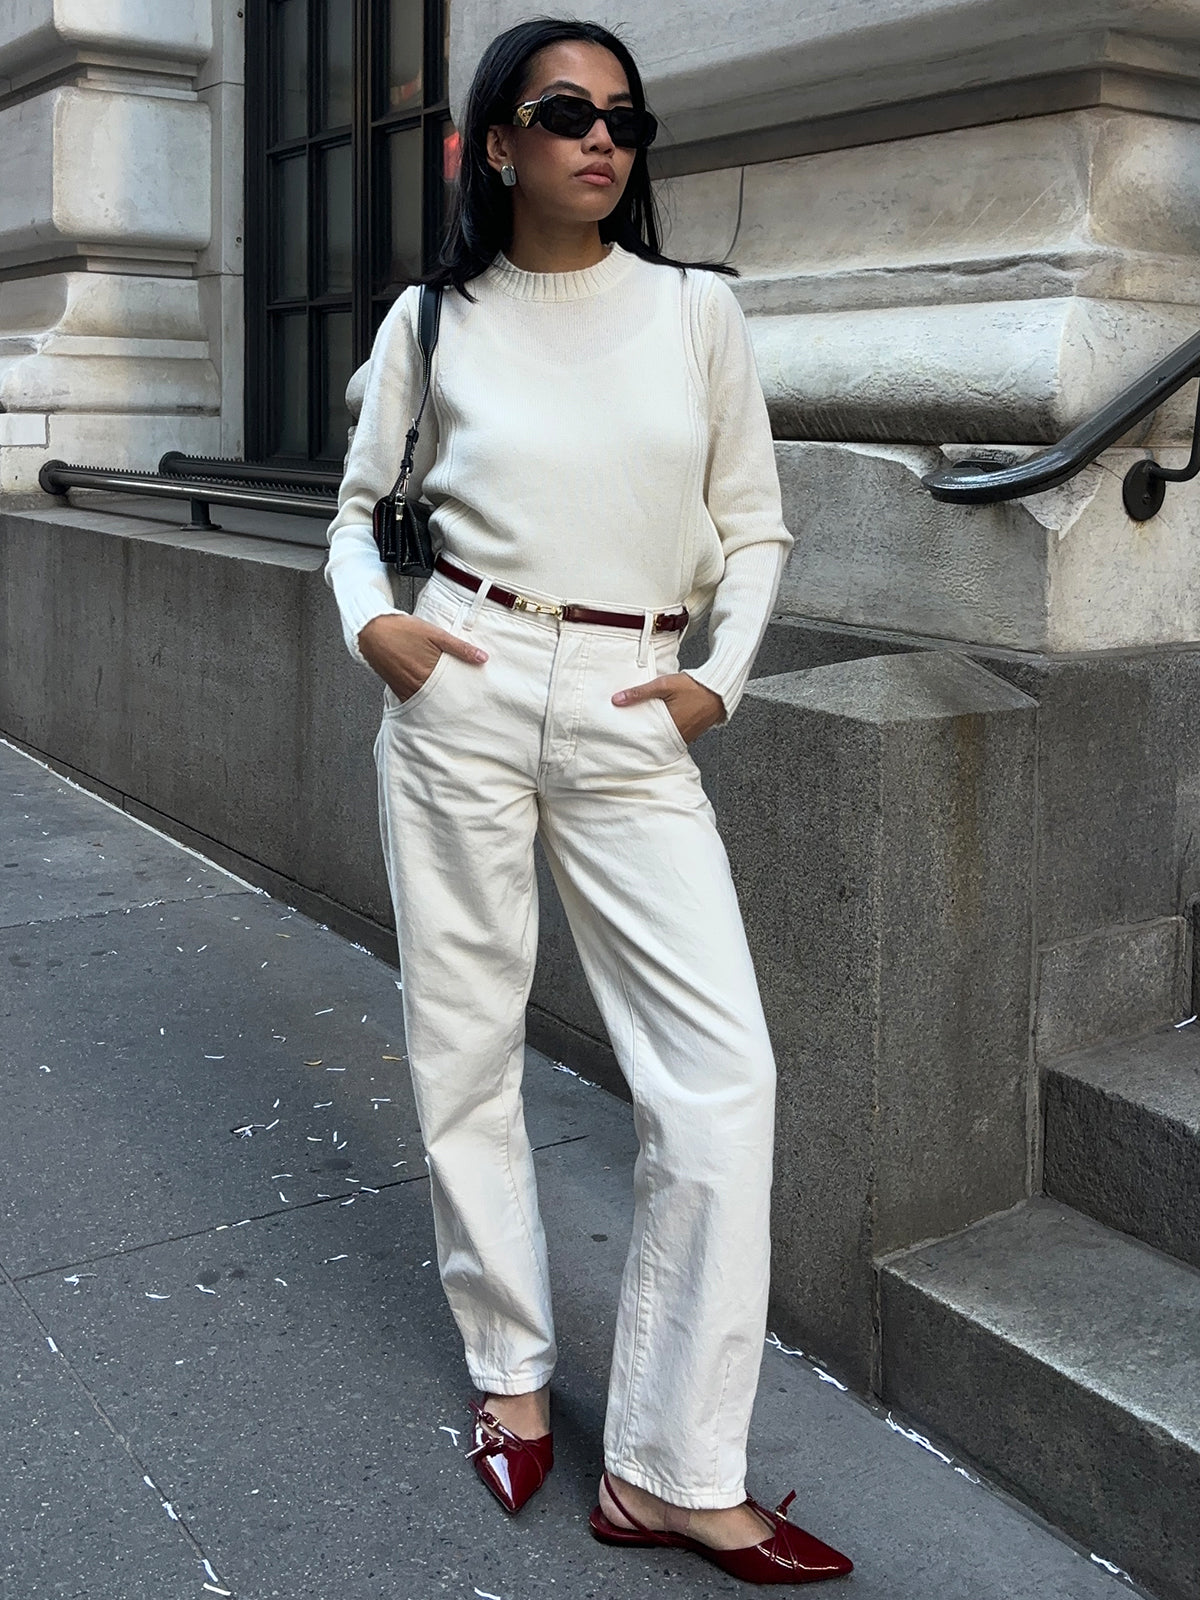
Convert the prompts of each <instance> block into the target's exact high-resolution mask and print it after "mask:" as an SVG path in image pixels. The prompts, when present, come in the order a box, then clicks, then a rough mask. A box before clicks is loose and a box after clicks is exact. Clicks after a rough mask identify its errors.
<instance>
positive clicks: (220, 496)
mask: <svg viewBox="0 0 1200 1600" xmlns="http://www.w3.org/2000/svg"><path fill="white" fill-rule="evenodd" d="M38 482H39V484H40V485H41V487H42V488H43V489H44V490H45V492H46V493H47V494H65V493H66V492H67V490H68V489H105V490H108V491H110V492H111V493H113V494H142V495H150V496H153V497H154V498H156V499H160V500H163V499H165V500H187V501H189V502H190V505H191V516H192V520H191V521H190V522H188V523H185V524H184V527H185V528H187V529H189V530H194V529H199V530H203V531H206V532H219V531H220V529H219V525H218V524H217V523H215V522H213V521H212V519H211V517H210V516H209V514H208V508H209V506H210V505H216V506H238V507H240V508H241V509H242V510H245V511H280V512H285V513H288V514H290V515H292V516H300V517H321V518H323V519H324V520H325V521H326V522H328V521H329V520H330V518H331V517H332V516H333V514H334V512H335V511H336V510H337V495H336V494H334V493H331V492H330V491H329V490H327V489H324V488H306V487H304V486H302V485H299V484H297V485H295V486H294V487H292V488H264V487H248V486H241V487H239V486H238V485H237V484H235V483H214V482H213V481H212V480H210V479H204V478H191V479H184V478H170V477H165V476H163V475H161V474H159V473H155V472H123V471H120V470H118V469H114V468H109V467H77V466H71V465H70V464H69V463H68V462H66V461H47V462H44V463H43V465H42V469H41V471H40V473H39V474H38Z"/></svg>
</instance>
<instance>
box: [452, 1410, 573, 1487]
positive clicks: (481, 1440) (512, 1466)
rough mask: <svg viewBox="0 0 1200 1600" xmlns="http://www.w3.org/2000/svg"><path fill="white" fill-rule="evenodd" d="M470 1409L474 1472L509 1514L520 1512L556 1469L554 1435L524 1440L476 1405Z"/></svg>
mask: <svg viewBox="0 0 1200 1600" xmlns="http://www.w3.org/2000/svg"><path fill="white" fill-rule="evenodd" d="M467 1406H468V1409H469V1410H471V1411H472V1412H473V1413H474V1415H475V1444H474V1446H473V1447H472V1448H471V1449H470V1450H468V1451H467V1460H468V1461H473V1462H474V1463H475V1471H476V1472H477V1473H478V1474H479V1476H480V1477H481V1478H482V1479H483V1481H484V1483H486V1484H487V1486H488V1488H489V1489H490V1490H491V1491H492V1493H493V1494H494V1495H495V1496H496V1499H497V1500H499V1502H500V1504H501V1505H502V1506H503V1507H504V1509H505V1510H506V1511H514V1512H515V1511H520V1509H521V1507H522V1506H523V1505H524V1504H525V1502H526V1501H527V1500H528V1499H529V1498H530V1496H531V1495H534V1494H536V1493H537V1491H538V1490H539V1489H540V1488H541V1487H542V1484H543V1483H545V1481H546V1474H547V1473H548V1472H549V1471H550V1468H551V1467H552V1466H553V1465H554V1435H553V1434H552V1433H546V1434H543V1435H542V1437H541V1438H540V1439H522V1438H520V1437H518V1435H517V1434H515V1433H511V1432H510V1431H509V1430H508V1429H507V1428H506V1427H505V1426H504V1424H503V1423H502V1422H499V1421H497V1419H496V1418H495V1417H494V1416H493V1415H492V1413H491V1412H490V1411H485V1410H484V1409H483V1407H482V1406H481V1405H479V1404H478V1403H477V1402H476V1401H474V1400H468V1401H467ZM485 1428H486V1429H490V1430H491V1433H490V1434H489V1433H488V1432H487V1431H485ZM492 1435H495V1436H496V1437H493V1436H492Z"/></svg>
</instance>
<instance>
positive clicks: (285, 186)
mask: <svg viewBox="0 0 1200 1600" xmlns="http://www.w3.org/2000/svg"><path fill="white" fill-rule="evenodd" d="M307 172H308V157H307V156H306V155H298V156H289V157H288V159H287V160H286V161H276V162H275V163H274V166H273V173H272V176H273V178H274V182H273V183H272V186H271V187H272V190H273V193H272V198H271V224H272V231H273V233H274V238H275V252H274V253H275V260H274V264H273V270H272V273H271V298H272V299H273V300H296V299H301V298H303V296H304V295H306V294H307V293H308V184H307V176H306V175H307Z"/></svg>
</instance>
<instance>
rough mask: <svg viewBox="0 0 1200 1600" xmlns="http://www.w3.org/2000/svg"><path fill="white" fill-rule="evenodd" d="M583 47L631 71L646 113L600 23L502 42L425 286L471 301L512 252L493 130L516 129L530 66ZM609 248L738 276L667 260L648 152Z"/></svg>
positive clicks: (496, 42) (538, 21) (483, 73)
mask: <svg viewBox="0 0 1200 1600" xmlns="http://www.w3.org/2000/svg"><path fill="white" fill-rule="evenodd" d="M576 40H578V41H580V42H582V43H584V44H598V45H600V46H601V47H602V48H603V49H605V50H609V51H611V52H612V54H613V55H614V56H616V58H617V60H618V61H619V62H620V63H621V65H622V67H623V68H624V69H625V76H626V78H627V79H628V80H629V92H630V94H631V95H632V96H633V103H634V105H635V106H636V107H637V109H638V110H639V111H644V110H645V109H646V91H645V88H644V86H643V84H642V76H641V73H640V72H639V71H638V68H637V62H636V61H635V60H634V59H633V56H632V55H631V54H630V52H629V47H628V45H626V44H625V42H624V40H622V39H620V38H618V36H617V35H616V34H615V33H612V32H611V31H610V30H609V29H608V28H605V27H602V26H601V25H600V24H599V23H598V22H568V21H564V20H560V19H558V18H554V17H538V18H535V19H534V20H533V21H532V22H522V23H519V24H518V25H517V27H515V28H509V29H508V30H507V32H505V33H502V34H499V35H498V36H497V37H496V38H495V39H493V40H492V42H491V44H490V45H488V47H487V49H486V50H485V51H484V53H483V58H482V60H481V61H480V63H479V65H478V67H476V69H475V76H474V78H473V79H472V80H471V87H470V89H469V90H468V91H467V99H466V104H465V106H464V108H463V126H462V128H461V129H460V135H461V139H462V164H461V167H460V169H459V175H458V183H457V186H456V189H455V192H454V197H453V200H452V203H451V212H450V218H449V222H448V224H447V228H446V236H445V239H444V241H443V244H442V248H441V251H440V253H439V257H438V266H437V268H436V269H435V270H434V271H433V272H431V273H430V274H429V275H428V278H427V279H426V281H427V282H429V283H431V284H436V285H437V286H439V287H441V288H444V289H448V288H451V287H453V288H455V289H457V290H458V291H459V293H460V294H462V295H465V296H466V298H467V299H468V300H470V299H472V298H473V296H472V295H471V294H469V293H468V291H467V284H468V283H470V281H471V279H472V278H477V277H478V276H479V275H480V273H481V272H485V271H486V270H487V268H488V267H490V266H491V264H492V262H493V261H494V260H495V259H496V256H497V255H498V254H499V253H500V251H502V250H508V249H509V247H510V246H511V244H512V199H511V196H510V193H509V191H508V190H507V189H506V188H505V187H504V185H503V184H502V183H501V181H500V177H499V174H498V173H496V172H494V171H493V170H492V168H491V167H490V166H489V165H488V159H487V135H488V129H489V128H490V127H493V126H494V125H496V124H498V123H509V122H511V121H512V118H513V113H514V111H515V110H516V108H517V106H518V105H519V104H520V101H521V97H522V95H523V93H524V89H525V84H526V81H527V79H528V76H529V63H530V62H531V60H532V59H533V57H534V56H535V55H537V53H538V51H539V50H545V49H546V47H547V46H548V45H553V44H563V43H567V42H574V41H576ZM600 238H601V239H602V240H603V242H604V243H605V244H609V243H616V244H619V245H620V246H621V247H622V249H625V250H628V251H630V252H631V253H632V254H633V255H635V256H641V258H642V260H643V261H656V262H659V263H661V264H662V265H664V266H669V267H678V268H680V270H681V271H686V270H687V268H688V267H703V268H705V269H707V270H708V271H710V272H726V273H729V274H730V276H736V269H735V268H733V267H730V266H728V265H726V264H725V263H724V262H717V261H676V260H675V259H674V258H673V257H671V256H665V255H664V254H663V253H662V243H661V233H660V228H659V218H658V207H657V204H656V202H655V198H654V190H653V189H652V187H651V184H650V167H649V163H648V161H647V159H646V152H645V151H644V150H639V151H638V152H637V154H636V156H635V157H634V162H633V169H632V171H631V172H630V174H629V182H628V183H627V184H626V185H625V192H624V193H623V194H622V196H621V199H620V201H619V202H618V204H617V206H616V207H615V208H614V210H613V211H612V212H611V213H610V214H609V216H607V217H605V219H604V220H603V222H601V224H600Z"/></svg>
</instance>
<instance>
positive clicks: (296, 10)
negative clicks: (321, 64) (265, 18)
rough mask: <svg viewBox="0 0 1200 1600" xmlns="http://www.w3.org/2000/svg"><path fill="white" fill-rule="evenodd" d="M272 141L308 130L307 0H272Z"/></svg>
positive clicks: (297, 135) (296, 137) (299, 135)
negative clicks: (273, 123) (273, 83)
mask: <svg viewBox="0 0 1200 1600" xmlns="http://www.w3.org/2000/svg"><path fill="white" fill-rule="evenodd" d="M271 12H272V22H273V28H272V32H273V34H274V46H275V48H274V59H273V62H272V73H271V75H272V77H273V78H274V81H275V141H279V140H281V139H299V138H301V137H303V135H304V134H306V133H307V132H308V0H274V3H273V4H272V7H271Z"/></svg>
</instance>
